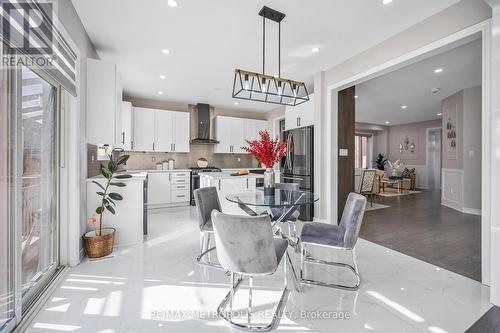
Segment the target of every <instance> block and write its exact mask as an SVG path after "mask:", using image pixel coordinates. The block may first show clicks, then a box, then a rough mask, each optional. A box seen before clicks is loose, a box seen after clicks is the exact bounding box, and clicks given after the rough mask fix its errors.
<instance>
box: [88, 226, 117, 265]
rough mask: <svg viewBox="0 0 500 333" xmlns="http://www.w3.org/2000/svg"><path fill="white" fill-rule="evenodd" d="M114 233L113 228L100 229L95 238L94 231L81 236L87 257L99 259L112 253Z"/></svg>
mask: <svg viewBox="0 0 500 333" xmlns="http://www.w3.org/2000/svg"><path fill="white" fill-rule="evenodd" d="M115 231H116V230H115V229H114V228H102V229H101V235H100V236H96V234H95V231H89V232H87V233H86V234H85V235H83V241H84V243H85V249H86V250H87V255H88V257H89V258H101V257H105V256H108V255H110V254H111V253H112V252H113V243H114V241H115Z"/></svg>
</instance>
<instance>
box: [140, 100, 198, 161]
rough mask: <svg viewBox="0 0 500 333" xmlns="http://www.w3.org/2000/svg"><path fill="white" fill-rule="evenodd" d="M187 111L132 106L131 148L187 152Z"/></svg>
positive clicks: (188, 126) (188, 136)
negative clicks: (132, 138)
mask: <svg viewBox="0 0 500 333" xmlns="http://www.w3.org/2000/svg"><path fill="white" fill-rule="evenodd" d="M189 119H190V117H189V113H188V112H174V111H166V110H156V109H145V108H134V140H133V146H132V149H133V150H141V151H160V152H176V153H188V152H189V138H190V135H189V129H190V125H189Z"/></svg>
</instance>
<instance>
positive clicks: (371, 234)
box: [360, 190, 481, 281]
mask: <svg viewBox="0 0 500 333" xmlns="http://www.w3.org/2000/svg"><path fill="white" fill-rule="evenodd" d="M374 202H376V203H380V204H384V205H389V206H391V207H390V208H384V209H378V210H373V211H367V212H366V213H365V218H364V220H363V225H362V227H361V233H360V235H361V237H362V238H364V239H366V240H369V241H371V242H374V243H377V244H380V245H383V246H385V247H388V248H390V249H393V250H396V251H398V252H402V253H404V254H407V255H410V256H412V257H415V258H418V259H420V260H423V261H426V262H428V263H431V264H433V265H436V266H439V267H442V268H445V269H448V270H450V271H453V272H455V273H458V274H461V275H464V276H467V277H469V278H471V279H474V280H476V281H481V217H480V216H476V215H469V214H462V213H460V212H458V211H456V210H453V209H451V208H447V207H445V206H442V205H441V192H440V191H425V190H423V191H422V192H421V193H416V194H411V195H406V196H399V197H390V198H388V197H378V198H376V199H375V201H374ZM368 204H369V203H368Z"/></svg>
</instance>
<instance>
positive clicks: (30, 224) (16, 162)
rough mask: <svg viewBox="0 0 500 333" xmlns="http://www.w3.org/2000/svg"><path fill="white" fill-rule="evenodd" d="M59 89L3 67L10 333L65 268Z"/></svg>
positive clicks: (1, 187) (0, 120)
mask: <svg viewBox="0 0 500 333" xmlns="http://www.w3.org/2000/svg"><path fill="white" fill-rule="evenodd" d="M2 47H3V48H5V46H2ZM59 89H60V88H59V87H58V85H57V84H55V83H54V82H53V81H52V80H51V79H50V78H49V77H46V76H44V74H43V73H36V72H35V71H34V70H32V69H30V68H28V67H24V66H18V67H15V68H12V67H11V68H0V96H1V98H0V332H2V333H3V332H8V331H10V330H12V328H13V326H14V325H15V324H16V323H18V322H19V321H20V320H21V319H22V316H23V314H24V313H25V312H26V311H27V310H28V309H29V308H30V306H31V304H32V303H33V301H34V300H36V299H37V297H38V296H39V295H40V293H41V291H42V290H43V289H44V288H45V287H46V285H47V284H48V282H49V281H50V280H51V279H52V277H53V276H54V273H55V272H56V270H57V268H58V266H59V262H58V249H59V246H58V243H59V242H58V213H57V212H58V163H57V161H58V138H59V135H58V133H59V130H58V116H57V114H58V112H57V110H58V98H57V96H58V93H59Z"/></svg>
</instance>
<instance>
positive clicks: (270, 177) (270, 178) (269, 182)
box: [264, 168, 276, 196]
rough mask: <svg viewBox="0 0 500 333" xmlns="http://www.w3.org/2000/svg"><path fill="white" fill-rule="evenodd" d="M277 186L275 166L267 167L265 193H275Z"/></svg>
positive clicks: (268, 194) (267, 194)
mask: <svg viewBox="0 0 500 333" xmlns="http://www.w3.org/2000/svg"><path fill="white" fill-rule="evenodd" d="M275 187H276V183H275V179H274V170H273V168H266V171H265V172H264V195H266V196H270V195H274V189H275Z"/></svg>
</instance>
